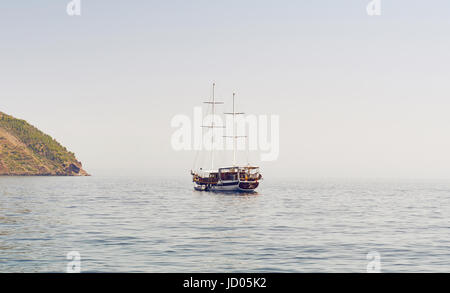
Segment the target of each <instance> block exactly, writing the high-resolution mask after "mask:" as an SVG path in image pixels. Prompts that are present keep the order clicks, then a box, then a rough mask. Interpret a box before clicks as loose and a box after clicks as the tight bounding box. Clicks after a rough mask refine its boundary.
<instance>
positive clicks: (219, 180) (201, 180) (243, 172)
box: [191, 83, 262, 192]
mask: <svg viewBox="0 0 450 293" xmlns="http://www.w3.org/2000/svg"><path fill="white" fill-rule="evenodd" d="M215 86H216V85H215V83H214V84H213V90H212V98H211V101H208V102H204V103H206V104H210V105H211V107H212V117H213V119H212V121H211V124H210V125H206V126H202V127H204V128H209V129H211V132H212V135H211V144H212V145H213V143H214V128H223V126H220V125H215V123H214V117H215V116H214V115H215V110H216V105H218V104H223V102H218V101H216V99H215ZM235 96H236V94H235V93H233V112H230V113H224V114H226V115H232V116H233V135H232V136H224V137H225V138H229V139H230V138H231V139H233V162H232V164H230V165H228V166H222V167H219V168H215V166H214V147H211V167H210V169H209V170H204V169H203V168H200V169H198V170H195V171H194V170H191V175H192V181H193V183H194V189H195V190H198V191H232V192H254V191H255V189H256V188H257V187H258V186H259V181H260V180H261V179H262V175H261V173H260V170H259V167H258V166H252V165H250V164H249V163H247V165H245V166H239V165H238V164H237V163H236V141H237V139H239V138H246V137H247V136H238V135H236V121H235V118H236V116H237V115H243V114H244V113H240V112H236V111H235Z"/></svg>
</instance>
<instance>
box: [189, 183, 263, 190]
mask: <svg viewBox="0 0 450 293" xmlns="http://www.w3.org/2000/svg"><path fill="white" fill-rule="evenodd" d="M258 185H259V182H244V181H241V182H238V181H236V182H228V183H218V184H202V185H200V184H195V185H194V189H195V190H197V191H216V192H254V191H255V189H256V188H257V187H258Z"/></svg>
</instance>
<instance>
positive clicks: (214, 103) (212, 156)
mask: <svg viewBox="0 0 450 293" xmlns="http://www.w3.org/2000/svg"><path fill="white" fill-rule="evenodd" d="M215 88H216V83H213V89H212V102H204V103H205V104H211V106H212V121H211V126H202V127H206V128H211V131H212V133H211V171H213V170H214V128H223V126H216V125H215V124H214V118H215V115H216V108H215V105H216V104H223V102H216V97H215Z"/></svg>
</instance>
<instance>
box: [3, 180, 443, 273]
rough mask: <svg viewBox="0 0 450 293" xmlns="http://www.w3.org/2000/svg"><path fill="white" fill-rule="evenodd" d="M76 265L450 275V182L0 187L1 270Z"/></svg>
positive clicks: (21, 183)
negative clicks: (238, 188) (237, 188)
mask: <svg viewBox="0 0 450 293" xmlns="http://www.w3.org/2000/svg"><path fill="white" fill-rule="evenodd" d="M74 256H76V257H74ZM74 260H76V261H78V262H77V263H76V266H74V262H73V261H74ZM75 267H76V268H78V271H80V272H150V273H151V272H158V273H161V272H167V273H173V272H178V273H179V272H192V273H196V272H204V273H208V272H224V273H243V272H250V273H255V272H279V273H309V272H319V273H321V272H332V273H337V272H344V273H345V272H354V273H366V272H449V271H450V181H445V180H444V181H439V180H435V181H433V180H409V181H408V180H382V179H379V180H378V179H373V180H367V179H264V180H263V181H262V182H261V185H260V187H259V189H258V192H257V193H254V194H240V193H210V192H200V191H194V190H193V186H192V183H191V182H190V178H189V177H186V178H169V177H167V178H160V177H159V178H156V177H155V178H154V177H96V176H92V177H0V272H62V273H64V272H68V271H70V270H71V269H73V268H75Z"/></svg>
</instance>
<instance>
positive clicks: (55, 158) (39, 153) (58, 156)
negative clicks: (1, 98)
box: [0, 112, 87, 175]
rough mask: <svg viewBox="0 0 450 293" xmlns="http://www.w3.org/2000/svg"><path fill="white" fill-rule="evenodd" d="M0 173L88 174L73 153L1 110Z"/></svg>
mask: <svg viewBox="0 0 450 293" xmlns="http://www.w3.org/2000/svg"><path fill="white" fill-rule="evenodd" d="M0 130H1V131H3V132H4V133H6V134H7V135H5V134H4V135H3V137H2V135H1V133H0V174H4V175H5V174H6V175H11V174H12V175H17V174H19V175H87V173H86V172H85V171H84V170H83V169H82V168H81V163H80V162H78V161H77V159H76V157H75V154H74V153H72V152H70V151H68V150H67V149H66V148H65V147H63V146H62V145H61V144H60V143H58V142H57V141H56V140H55V139H53V138H52V137H51V136H49V135H47V134H45V133H43V132H42V131H40V130H39V129H37V128H36V127H34V126H32V125H30V124H29V123H27V122H26V121H25V120H21V119H16V118H14V117H12V116H9V115H6V114H4V113H1V112H0Z"/></svg>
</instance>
